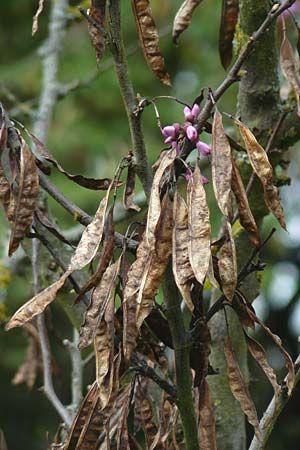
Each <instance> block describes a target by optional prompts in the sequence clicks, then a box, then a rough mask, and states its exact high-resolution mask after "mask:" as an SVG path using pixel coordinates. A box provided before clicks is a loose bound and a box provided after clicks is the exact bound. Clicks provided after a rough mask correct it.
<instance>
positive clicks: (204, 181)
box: [201, 175, 209, 184]
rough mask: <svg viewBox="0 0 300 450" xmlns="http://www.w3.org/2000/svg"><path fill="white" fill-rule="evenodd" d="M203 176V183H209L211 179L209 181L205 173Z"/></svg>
mask: <svg viewBox="0 0 300 450" xmlns="http://www.w3.org/2000/svg"><path fill="white" fill-rule="evenodd" d="M201 178H202V183H203V184H207V183H209V181H208V179H207V178H206V176H205V175H201Z"/></svg>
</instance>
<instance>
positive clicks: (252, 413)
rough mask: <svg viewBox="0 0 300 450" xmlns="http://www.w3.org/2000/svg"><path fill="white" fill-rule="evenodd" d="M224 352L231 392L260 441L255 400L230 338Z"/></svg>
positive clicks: (226, 340) (227, 339) (226, 339)
mask: <svg viewBox="0 0 300 450" xmlns="http://www.w3.org/2000/svg"><path fill="white" fill-rule="evenodd" d="M224 350H225V357H226V361H227V374H228V379H229V385H230V389H231V392H232V394H233V395H234V397H235V398H236V400H237V401H238V402H239V404H240V405H241V408H242V410H243V412H244V414H246V416H247V418H248V422H249V423H250V424H251V425H252V426H253V428H254V433H255V436H256V437H257V439H258V440H259V441H260V440H261V430H260V427H259V421H258V418H257V413H256V409H255V406H254V403H253V400H252V398H251V395H250V392H249V389H248V387H247V385H246V383H245V380H244V378H243V375H242V373H241V370H240V368H239V365H238V362H237V359H236V356H235V354H234V351H233V348H232V344H231V341H230V338H229V336H226V338H225V342H224Z"/></svg>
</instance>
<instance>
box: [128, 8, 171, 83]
mask: <svg viewBox="0 0 300 450" xmlns="http://www.w3.org/2000/svg"><path fill="white" fill-rule="evenodd" d="M131 6H132V10H133V14H134V18H135V22H136V26H137V29H138V33H139V39H140V42H141V46H142V49H143V52H144V56H145V59H146V62H147V64H148V66H149V67H150V69H151V70H152V72H153V73H154V75H155V76H156V77H157V78H158V79H159V80H160V81H161V82H162V83H163V84H166V85H167V86H171V81H170V76H169V74H168V72H167V71H166V68H165V62H164V58H163V57H162V55H161V53H160V50H159V36H158V31H157V29H156V25H155V22H154V19H153V15H152V11H151V7H150V1H149V0H131Z"/></svg>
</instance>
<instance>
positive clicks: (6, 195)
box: [0, 157, 11, 215]
mask: <svg viewBox="0 0 300 450" xmlns="http://www.w3.org/2000/svg"><path fill="white" fill-rule="evenodd" d="M10 198H11V191H10V185H9V182H8V181H7V179H6V177H5V173H4V169H3V167H2V163H1V157H0V201H1V203H2V205H3V208H4V212H5V214H6V215H7V213H8V209H9V203H10Z"/></svg>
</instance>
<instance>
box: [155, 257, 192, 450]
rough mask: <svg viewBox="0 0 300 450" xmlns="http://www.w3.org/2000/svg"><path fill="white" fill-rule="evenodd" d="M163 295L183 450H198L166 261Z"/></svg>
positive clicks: (186, 357)
mask: <svg viewBox="0 0 300 450" xmlns="http://www.w3.org/2000/svg"><path fill="white" fill-rule="evenodd" d="M163 292H164V301H165V304H166V316H167V319H168V323H169V326H170V331H171V335H172V341H173V345H174V354H175V373H176V390H177V406H178V409H179V413H180V417H181V422H182V428H183V433H184V438H185V449H186V450H199V442H198V428H197V420H196V415H195V408H194V402H193V397H192V392H193V385H192V375H191V368H190V339H189V334H188V332H187V330H186V329H185V326H184V322H183V315H182V312H181V308H180V304H181V298H180V295H179V292H178V289H177V287H176V285H175V281H174V277H173V271H172V265H171V262H170V261H169V264H168V267H167V270H166V273H165V277H164V282H163Z"/></svg>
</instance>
